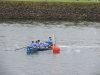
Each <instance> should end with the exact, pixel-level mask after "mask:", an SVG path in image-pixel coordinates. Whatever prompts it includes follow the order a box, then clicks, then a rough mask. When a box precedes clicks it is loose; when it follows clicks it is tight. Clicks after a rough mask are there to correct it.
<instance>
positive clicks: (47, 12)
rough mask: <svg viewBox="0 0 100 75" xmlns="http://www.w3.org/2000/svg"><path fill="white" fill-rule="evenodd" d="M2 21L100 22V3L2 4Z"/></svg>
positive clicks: (0, 11) (0, 8)
mask: <svg viewBox="0 0 100 75" xmlns="http://www.w3.org/2000/svg"><path fill="white" fill-rule="evenodd" d="M0 18H1V19H22V18H24V19H51V20H52V19H55V20H97V21H99V20H100V3H84V2H83V3H81V2H80V3H74V2H13V1H1V2H0Z"/></svg>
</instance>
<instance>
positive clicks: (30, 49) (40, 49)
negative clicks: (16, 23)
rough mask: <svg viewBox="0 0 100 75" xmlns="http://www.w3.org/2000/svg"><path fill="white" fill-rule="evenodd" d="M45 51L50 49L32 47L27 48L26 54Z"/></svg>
mask: <svg viewBox="0 0 100 75" xmlns="http://www.w3.org/2000/svg"><path fill="white" fill-rule="evenodd" d="M45 50H51V48H33V47H29V46H28V47H27V53H31V52H37V51H45Z"/></svg>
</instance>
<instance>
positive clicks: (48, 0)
mask: <svg viewBox="0 0 100 75" xmlns="http://www.w3.org/2000/svg"><path fill="white" fill-rule="evenodd" d="M1 1H33V2H100V0H1Z"/></svg>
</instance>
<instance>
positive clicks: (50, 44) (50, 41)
mask: <svg viewBox="0 0 100 75" xmlns="http://www.w3.org/2000/svg"><path fill="white" fill-rule="evenodd" d="M47 42H48V44H49V46H52V39H51V37H49V39H48V41H47Z"/></svg>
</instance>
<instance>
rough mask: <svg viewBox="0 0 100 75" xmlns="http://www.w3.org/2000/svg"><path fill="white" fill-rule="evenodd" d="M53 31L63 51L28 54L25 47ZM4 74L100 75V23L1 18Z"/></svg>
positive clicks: (1, 72) (0, 58)
mask: <svg viewBox="0 0 100 75" xmlns="http://www.w3.org/2000/svg"><path fill="white" fill-rule="evenodd" d="M53 33H54V34H55V36H56V44H57V45H58V46H59V47H60V49H61V51H60V53H59V54H53V53H52V50H48V51H42V52H37V53H34V54H28V55H27V53H26V49H25V48H23V47H26V46H28V45H29V44H30V42H31V41H32V40H34V41H36V40H38V39H40V40H41V41H42V42H45V41H46V40H48V37H49V36H51V37H52V35H53ZM20 48H23V49H20ZM16 49H19V50H16ZM15 50H16V51H15ZM0 75H100V22H88V21H77V22H75V21H36V20H35V21H34V20H1V21H0Z"/></svg>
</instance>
